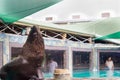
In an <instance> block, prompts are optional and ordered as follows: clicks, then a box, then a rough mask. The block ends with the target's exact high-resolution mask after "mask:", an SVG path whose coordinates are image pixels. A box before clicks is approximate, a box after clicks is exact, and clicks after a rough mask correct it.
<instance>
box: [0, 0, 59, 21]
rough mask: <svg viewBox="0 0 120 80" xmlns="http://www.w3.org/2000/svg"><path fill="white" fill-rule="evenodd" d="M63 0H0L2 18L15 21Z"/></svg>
mask: <svg viewBox="0 0 120 80" xmlns="http://www.w3.org/2000/svg"><path fill="white" fill-rule="evenodd" d="M59 1H61V0H0V19H2V20H3V21H4V22H10V23H11V22H15V21H17V20H19V19H21V18H24V17H26V16H28V15H31V14H33V13H35V12H37V11H39V10H42V9H44V8H47V7H49V6H51V5H53V4H55V3H57V2H59Z"/></svg>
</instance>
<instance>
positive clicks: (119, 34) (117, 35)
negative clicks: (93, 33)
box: [95, 31, 120, 40]
mask: <svg viewBox="0 0 120 80" xmlns="http://www.w3.org/2000/svg"><path fill="white" fill-rule="evenodd" d="M103 39H120V31H118V32H115V33H112V34H108V35H105V36H102V37H99V38H95V40H103Z"/></svg>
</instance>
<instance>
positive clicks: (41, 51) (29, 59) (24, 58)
mask: <svg viewBox="0 0 120 80" xmlns="http://www.w3.org/2000/svg"><path fill="white" fill-rule="evenodd" d="M44 59H45V48H44V40H43V37H42V35H41V32H40V29H39V28H38V27H36V26H33V27H32V28H31V31H30V33H29V35H28V38H27V40H26V42H25V44H24V45H23V47H22V51H21V54H20V55H19V56H18V57H17V58H15V59H14V60H12V61H11V62H9V63H7V64H6V65H4V66H3V67H2V68H1V70H0V77H1V79H2V80H30V79H32V80H43V79H38V73H37V72H38V71H37V70H38V69H39V70H40V68H41V67H42V64H43V61H44ZM41 73H42V72H41ZM41 77H42V78H43V76H41Z"/></svg>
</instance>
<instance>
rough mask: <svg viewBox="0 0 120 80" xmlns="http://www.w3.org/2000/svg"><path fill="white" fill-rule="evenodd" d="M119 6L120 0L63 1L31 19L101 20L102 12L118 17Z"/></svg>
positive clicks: (119, 12)
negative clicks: (72, 18)
mask: <svg viewBox="0 0 120 80" xmlns="http://www.w3.org/2000/svg"><path fill="white" fill-rule="evenodd" d="M119 4H120V0H63V1H61V2H59V3H57V4H55V5H53V6H51V7H49V8H46V9H44V10H41V11H39V12H37V13H35V14H33V15H32V16H30V17H31V18H34V19H36V20H41V21H44V20H45V17H47V16H53V17H54V20H55V21H64V20H65V21H66V20H71V15H73V14H80V16H81V20H94V19H100V18H101V13H102V12H110V13H111V17H118V16H120V9H119V7H120V5H119ZM30 17H29V18H30Z"/></svg>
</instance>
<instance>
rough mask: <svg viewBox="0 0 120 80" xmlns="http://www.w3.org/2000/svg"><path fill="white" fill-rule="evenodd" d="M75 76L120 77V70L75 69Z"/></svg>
mask: <svg viewBox="0 0 120 80" xmlns="http://www.w3.org/2000/svg"><path fill="white" fill-rule="evenodd" d="M73 77H74V78H102V77H120V70H114V71H109V70H100V71H87V70H85V71H74V72H73Z"/></svg>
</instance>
